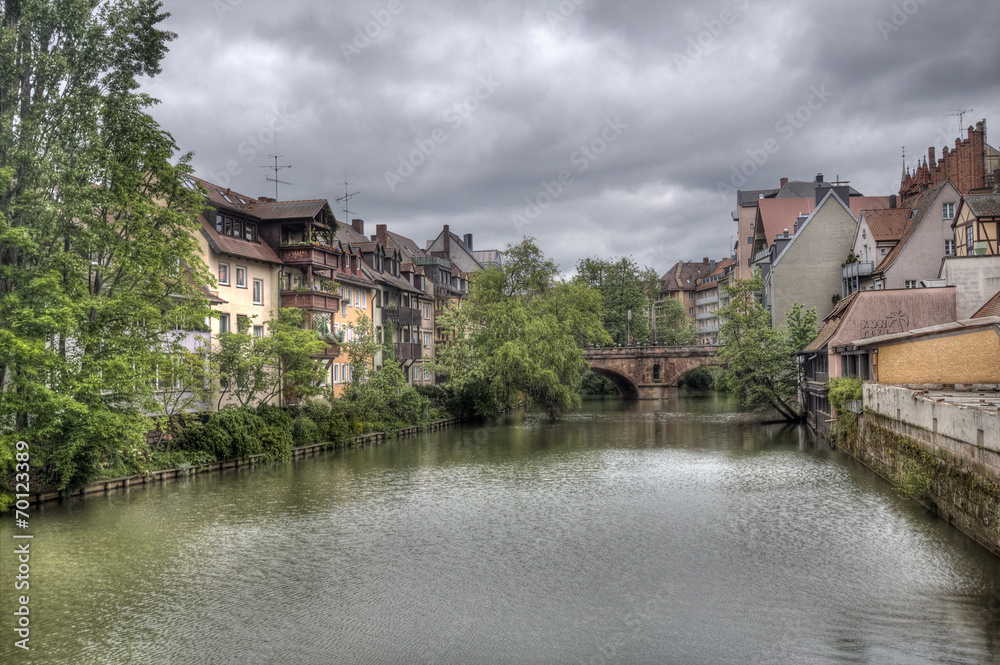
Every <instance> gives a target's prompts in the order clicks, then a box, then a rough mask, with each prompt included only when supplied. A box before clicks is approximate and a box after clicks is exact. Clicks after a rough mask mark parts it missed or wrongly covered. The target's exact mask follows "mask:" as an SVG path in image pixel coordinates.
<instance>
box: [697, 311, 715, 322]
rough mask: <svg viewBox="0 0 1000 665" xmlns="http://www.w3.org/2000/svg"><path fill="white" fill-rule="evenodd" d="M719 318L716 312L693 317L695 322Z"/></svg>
mask: <svg viewBox="0 0 1000 665" xmlns="http://www.w3.org/2000/svg"><path fill="white" fill-rule="evenodd" d="M717 318H719V313H718V312H699V313H698V314H695V315H694V320H695V321H704V320H705V319H717Z"/></svg>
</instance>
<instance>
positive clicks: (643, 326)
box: [574, 256, 658, 344]
mask: <svg viewBox="0 0 1000 665" xmlns="http://www.w3.org/2000/svg"><path fill="white" fill-rule="evenodd" d="M574 282H576V283H578V284H584V285H587V286H589V287H591V288H593V289H594V290H596V291H597V292H598V293H600V294H601V296H602V299H603V305H604V310H603V315H602V317H601V321H602V323H603V324H604V329H605V330H607V331H608V333H609V334H610V335H611V338H612V340H614V342H615V343H616V344H627V343H629V342H632V343H639V344H643V343H647V342H651V341H652V338H653V333H652V325H651V321H650V316H649V311H650V307H651V306H652V305H653V300H654V297H655V294H656V289H655V285H656V284H657V282H658V280H657V277H656V272H655V271H653V269H652V268H644V269H640V268H639V265H638V264H637V263H636V262H635V261H633V260H632V258H631V257H628V256H623V257H621V258H619V259H601V258H597V257H590V258H586V259H581V260H580V261H579V262H578V263H577V264H576V277H574ZM629 312H631V319H630V318H629Z"/></svg>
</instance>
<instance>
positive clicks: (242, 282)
mask: <svg viewBox="0 0 1000 665" xmlns="http://www.w3.org/2000/svg"><path fill="white" fill-rule="evenodd" d="M236 288H239V289H245V288H247V268H246V266H236Z"/></svg>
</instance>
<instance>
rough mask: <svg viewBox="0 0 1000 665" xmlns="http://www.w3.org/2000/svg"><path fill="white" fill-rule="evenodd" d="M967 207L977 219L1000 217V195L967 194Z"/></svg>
mask: <svg viewBox="0 0 1000 665" xmlns="http://www.w3.org/2000/svg"><path fill="white" fill-rule="evenodd" d="M965 205H967V206H969V210H971V211H972V214H973V215H975V216H976V217H1000V194H967V195H966V196H965Z"/></svg>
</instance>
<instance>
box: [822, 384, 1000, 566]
mask: <svg viewBox="0 0 1000 665" xmlns="http://www.w3.org/2000/svg"><path fill="white" fill-rule="evenodd" d="M983 401H984V403H985V402H986V400H983ZM976 403H978V400H977V402H976ZM998 420H1000V418H998V415H997V413H996V411H995V410H993V411H991V410H988V409H984V408H977V407H976V406H971V405H970V403H969V402H968V395H967V394H966V395H965V398H964V400H963V402H962V403H953V402H950V401H949V400H948V399H947V397H946V396H942V395H934V394H927V393H926V391H913V390H908V389H905V388H901V387H896V386H879V385H877V384H868V385H866V386H865V410H864V412H863V413H862V414H861V415H860V417H859V418H858V421H857V423H856V424H855V426H854V427H853V428H851V429H849V430H848V431H846V432H841V433H840V434H839V435H838V436H837V437H836V443H837V445H838V446H839V447H840V448H841V449H842V450H843V451H844V452H847V453H848V454H850V455H851V456H852V457H854V458H855V459H857V460H859V461H860V462H861V463H862V464H864V465H865V466H867V467H868V468H870V469H872V470H873V471H874V472H875V473H877V474H879V475H880V476H882V477H883V478H885V479H887V480H888V481H889V482H891V483H892V484H893V485H894V486H895V487H897V488H899V490H900V491H901V492H902V493H904V494H907V495H908V496H911V497H912V498H914V499H916V500H917V501H919V502H920V503H921V504H923V505H924V506H925V507H926V508H927V509H928V510H930V511H932V512H933V513H935V514H936V515H938V516H939V517H941V518H942V519H944V520H946V521H947V522H948V523H949V524H952V525H953V526H955V527H957V528H958V529H959V530H960V531H962V532H963V533H964V534H966V535H967V536H969V537H970V538H972V539H973V540H975V541H976V542H978V543H979V544H980V545H982V546H983V547H985V548H986V549H988V550H989V551H990V552H992V553H993V554H995V555H997V556H1000V443H998V439H1000V426H998V422H997V421H998Z"/></svg>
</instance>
